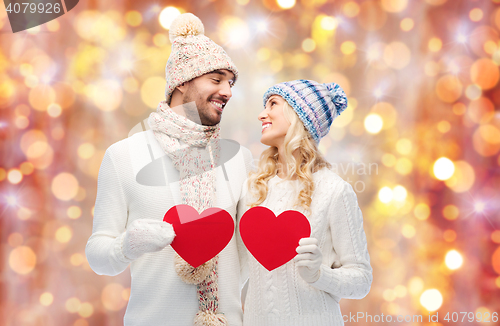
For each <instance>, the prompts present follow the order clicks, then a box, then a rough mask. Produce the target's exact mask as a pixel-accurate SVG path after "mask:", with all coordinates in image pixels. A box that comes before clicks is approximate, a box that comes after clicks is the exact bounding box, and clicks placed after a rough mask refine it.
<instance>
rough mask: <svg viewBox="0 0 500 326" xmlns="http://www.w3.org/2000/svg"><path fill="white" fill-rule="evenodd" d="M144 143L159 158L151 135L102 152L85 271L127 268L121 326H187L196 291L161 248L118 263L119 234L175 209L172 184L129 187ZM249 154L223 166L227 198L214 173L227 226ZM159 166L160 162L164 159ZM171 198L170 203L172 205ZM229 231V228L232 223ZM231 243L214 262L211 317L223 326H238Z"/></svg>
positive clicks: (145, 158)
mask: <svg viewBox="0 0 500 326" xmlns="http://www.w3.org/2000/svg"><path fill="white" fill-rule="evenodd" d="M146 137H147V139H148V140H149V143H150V144H151V151H152V154H153V156H154V158H155V159H156V158H159V157H162V156H165V153H164V151H163V150H162V148H161V147H160V145H159V143H158V142H157V141H156V139H155V137H154V135H153V132H152V131H151V130H149V131H145V132H141V133H137V134H135V135H134V136H132V137H130V138H127V139H125V140H122V141H120V142H118V143H115V144H113V145H112V146H110V147H109V148H108V150H107V151H106V154H105V156H104V159H103V162H102V164H101V169H100V171H99V179H98V187H97V199H96V204H95V211H94V226H93V230H92V235H91V237H90V238H89V240H88V243H87V247H86V255H87V259H88V262H89V264H90V267H91V268H92V269H93V270H94V271H95V272H96V273H97V274H100V275H117V274H119V273H121V272H123V271H124V270H125V269H126V268H127V266H129V264H130V272H131V277H132V284H131V293H130V299H129V303H128V306H127V310H126V313H125V317H124V324H125V326H167V325H171V326H184V325H185V326H191V325H193V320H194V317H195V315H196V313H197V312H198V296H197V294H196V286H195V285H191V284H187V283H185V282H183V281H182V280H181V279H180V278H179V276H177V273H176V272H175V270H174V254H175V252H174V250H173V249H172V247H170V246H167V247H165V248H164V249H163V250H161V251H159V252H153V253H146V254H144V255H142V256H140V257H139V258H138V259H136V260H133V261H131V260H129V259H127V258H126V257H125V256H124V255H123V251H122V248H121V241H122V239H123V237H124V235H125V229H126V228H127V226H128V225H130V224H131V223H132V222H133V221H135V220H136V219H153V220H158V221H162V220H163V216H164V214H165V213H166V212H167V210H168V209H169V208H171V207H172V206H174V205H175V204H180V202H181V200H180V194H179V182H178V181H177V182H174V183H171V191H168V189H167V187H166V186H146V185H141V184H139V183H137V182H136V174H137V173H138V171H139V170H141V169H142V168H143V167H144V166H145V165H147V164H148V163H150V162H151V157H150V150H149V149H148V145H147V142H146ZM251 159H252V157H251V154H250V151H249V150H248V149H246V148H244V147H241V148H240V150H239V152H238V154H237V155H236V156H235V157H233V158H232V159H231V160H229V161H228V162H226V163H225V169H226V172H227V174H228V178H229V183H230V188H231V190H232V195H231V194H230V192H229V187H228V185H227V183H226V179H225V177H224V173H223V171H222V168H221V167H220V166H219V167H218V168H217V179H216V180H217V183H216V193H217V202H216V207H220V208H223V209H225V210H226V211H228V212H229V213H230V214H231V216H232V217H233V219H235V216H236V211H237V203H235V202H233V200H232V198H235V199H236V200H237V199H238V198H240V196H241V189H242V184H243V182H244V180H245V179H246V177H247V171H248V170H249V168H250V164H251ZM167 160H169V159H168V157H167ZM166 168H167V171H168V172H167V175H168V178H169V179H170V180H173V179H175V178H177V179H178V178H179V172H178V171H177V170H176V169H175V168H174V167H173V165H172V164H170V166H167V167H166ZM172 196H173V198H172ZM235 224H236V220H235ZM236 242H237V241H236V236H233V238H232V239H231V241H230V242H229V244H228V245H227V246H226V248H225V249H224V250H222V252H221V253H220V254H219V266H218V273H219V281H218V282H219V299H220V301H219V309H220V311H221V312H222V313H224V314H225V316H226V318H227V320H228V322H229V325H231V326H238V325H241V324H242V319H243V316H242V310H241V302H240V285H241V279H240V273H241V270H240V266H241V264H240V261H239V255H238V249H237V245H236Z"/></svg>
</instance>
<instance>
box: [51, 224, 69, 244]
mask: <svg viewBox="0 0 500 326" xmlns="http://www.w3.org/2000/svg"><path fill="white" fill-rule="evenodd" d="M72 236H73V231H71V229H70V228H69V227H68V226H61V227H60V228H58V229H57V231H56V235H55V238H56V240H57V241H59V242H60V243H67V242H69V240H71V237H72Z"/></svg>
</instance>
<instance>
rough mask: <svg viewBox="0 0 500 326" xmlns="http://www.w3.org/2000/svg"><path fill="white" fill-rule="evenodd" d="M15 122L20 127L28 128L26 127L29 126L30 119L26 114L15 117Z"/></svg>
mask: <svg viewBox="0 0 500 326" xmlns="http://www.w3.org/2000/svg"><path fill="white" fill-rule="evenodd" d="M14 124H15V125H16V127H17V128H19V129H26V128H28V126H29V124H30V121H29V119H28V118H26V117H25V116H19V117H16V118H15V120H14Z"/></svg>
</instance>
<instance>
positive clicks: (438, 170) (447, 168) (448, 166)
mask: <svg viewBox="0 0 500 326" xmlns="http://www.w3.org/2000/svg"><path fill="white" fill-rule="evenodd" d="M433 172H434V176H435V177H436V178H437V179H439V180H447V179H449V178H451V176H452V175H453V173H454V172H455V164H453V162H452V161H451V160H450V159H449V158H446V157H440V158H439V159H437V160H436V162H434V166H433Z"/></svg>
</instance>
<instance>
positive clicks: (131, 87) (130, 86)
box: [122, 77, 139, 94]
mask: <svg viewBox="0 0 500 326" xmlns="http://www.w3.org/2000/svg"><path fill="white" fill-rule="evenodd" d="M122 85H123V88H124V89H125V91H127V92H128V93H132V94H133V93H135V92H137V90H138V89H139V83H138V82H137V79H135V78H134V77H127V78H125V79H124V80H123V83H122Z"/></svg>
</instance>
